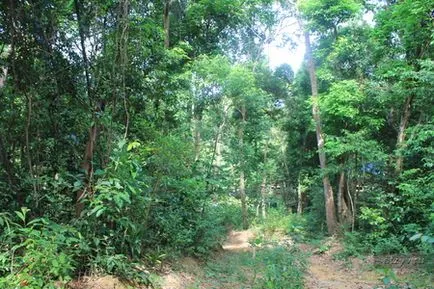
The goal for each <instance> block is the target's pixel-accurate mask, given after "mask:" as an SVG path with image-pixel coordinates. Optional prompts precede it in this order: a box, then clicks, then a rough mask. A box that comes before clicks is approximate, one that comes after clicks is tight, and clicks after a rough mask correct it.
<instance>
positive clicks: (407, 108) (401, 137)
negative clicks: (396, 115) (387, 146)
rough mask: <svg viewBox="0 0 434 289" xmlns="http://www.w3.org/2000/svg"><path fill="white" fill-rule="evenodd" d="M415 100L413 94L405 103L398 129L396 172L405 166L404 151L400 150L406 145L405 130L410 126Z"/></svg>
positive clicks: (399, 171)
mask: <svg viewBox="0 0 434 289" xmlns="http://www.w3.org/2000/svg"><path fill="white" fill-rule="evenodd" d="M412 101H413V96H409V97H407V99H406V100H405V103H404V107H403V111H402V116H401V121H400V123H399V129H398V137H397V140H396V149H397V150H398V152H397V154H398V155H397V158H396V164H395V172H396V174H399V173H401V171H402V168H403V166H404V156H403V155H402V152H401V151H399V150H400V149H402V148H403V147H404V144H405V136H406V134H405V130H406V129H407V127H408V122H409V120H410V114H411V103H412Z"/></svg>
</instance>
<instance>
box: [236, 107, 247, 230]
mask: <svg viewBox="0 0 434 289" xmlns="http://www.w3.org/2000/svg"><path fill="white" fill-rule="evenodd" d="M240 112H241V117H242V120H241V124H240V127H239V129H238V139H239V144H240V149H241V150H242V151H244V124H245V121H246V107H245V106H244V105H242V107H241V111H240ZM240 198H241V214H242V218H243V229H245V230H247V229H248V227H249V223H248V219H247V217H248V216H247V203H246V185H245V175H244V160H243V159H242V160H241V162H240Z"/></svg>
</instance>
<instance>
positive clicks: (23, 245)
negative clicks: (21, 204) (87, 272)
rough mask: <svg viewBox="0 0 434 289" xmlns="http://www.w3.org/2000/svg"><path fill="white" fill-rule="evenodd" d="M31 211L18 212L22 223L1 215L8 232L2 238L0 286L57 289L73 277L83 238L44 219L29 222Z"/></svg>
mask: <svg viewBox="0 0 434 289" xmlns="http://www.w3.org/2000/svg"><path fill="white" fill-rule="evenodd" d="M28 212H29V210H28V209H26V208H22V209H21V211H16V212H15V214H16V217H17V218H18V220H19V222H15V221H14V219H15V218H12V217H11V216H10V215H8V214H2V215H1V216H0V220H1V221H0V226H2V227H3V228H4V229H5V230H4V232H3V234H2V235H1V236H0V240H1V243H0V244H1V246H0V285H1V286H0V287H1V288H15V287H17V286H21V287H24V286H28V287H29V288H56V287H55V284H57V285H56V286H58V285H59V284H65V283H66V282H67V281H69V280H71V278H72V277H73V273H74V269H75V268H76V265H77V264H76V262H75V259H76V258H77V256H78V255H79V253H80V250H81V249H80V248H81V244H82V243H83V239H82V237H81V235H80V234H79V233H78V232H77V231H76V230H75V229H73V228H71V227H68V226H65V225H58V224H55V223H52V222H50V221H49V220H47V219H43V218H41V219H33V220H31V221H29V220H28V218H27V213H28ZM59 282H60V283H59Z"/></svg>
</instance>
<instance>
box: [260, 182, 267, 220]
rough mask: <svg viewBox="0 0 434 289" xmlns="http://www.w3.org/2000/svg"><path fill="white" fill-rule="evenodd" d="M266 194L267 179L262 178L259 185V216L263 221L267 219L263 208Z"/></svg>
mask: <svg viewBox="0 0 434 289" xmlns="http://www.w3.org/2000/svg"><path fill="white" fill-rule="evenodd" d="M266 194H267V177H265V176H264V177H263V178H262V184H261V215H262V219H264V220H265V218H267V212H266V208H265V199H266Z"/></svg>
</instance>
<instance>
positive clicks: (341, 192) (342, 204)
mask: <svg viewBox="0 0 434 289" xmlns="http://www.w3.org/2000/svg"><path fill="white" fill-rule="evenodd" d="M345 192H346V180H345V171H344V170H342V171H341V173H340V174H339V186H338V195H337V199H338V218H339V222H340V223H341V224H347V223H348V222H349V221H350V218H351V215H350V211H349V206H348V203H347V199H346V197H345Z"/></svg>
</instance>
